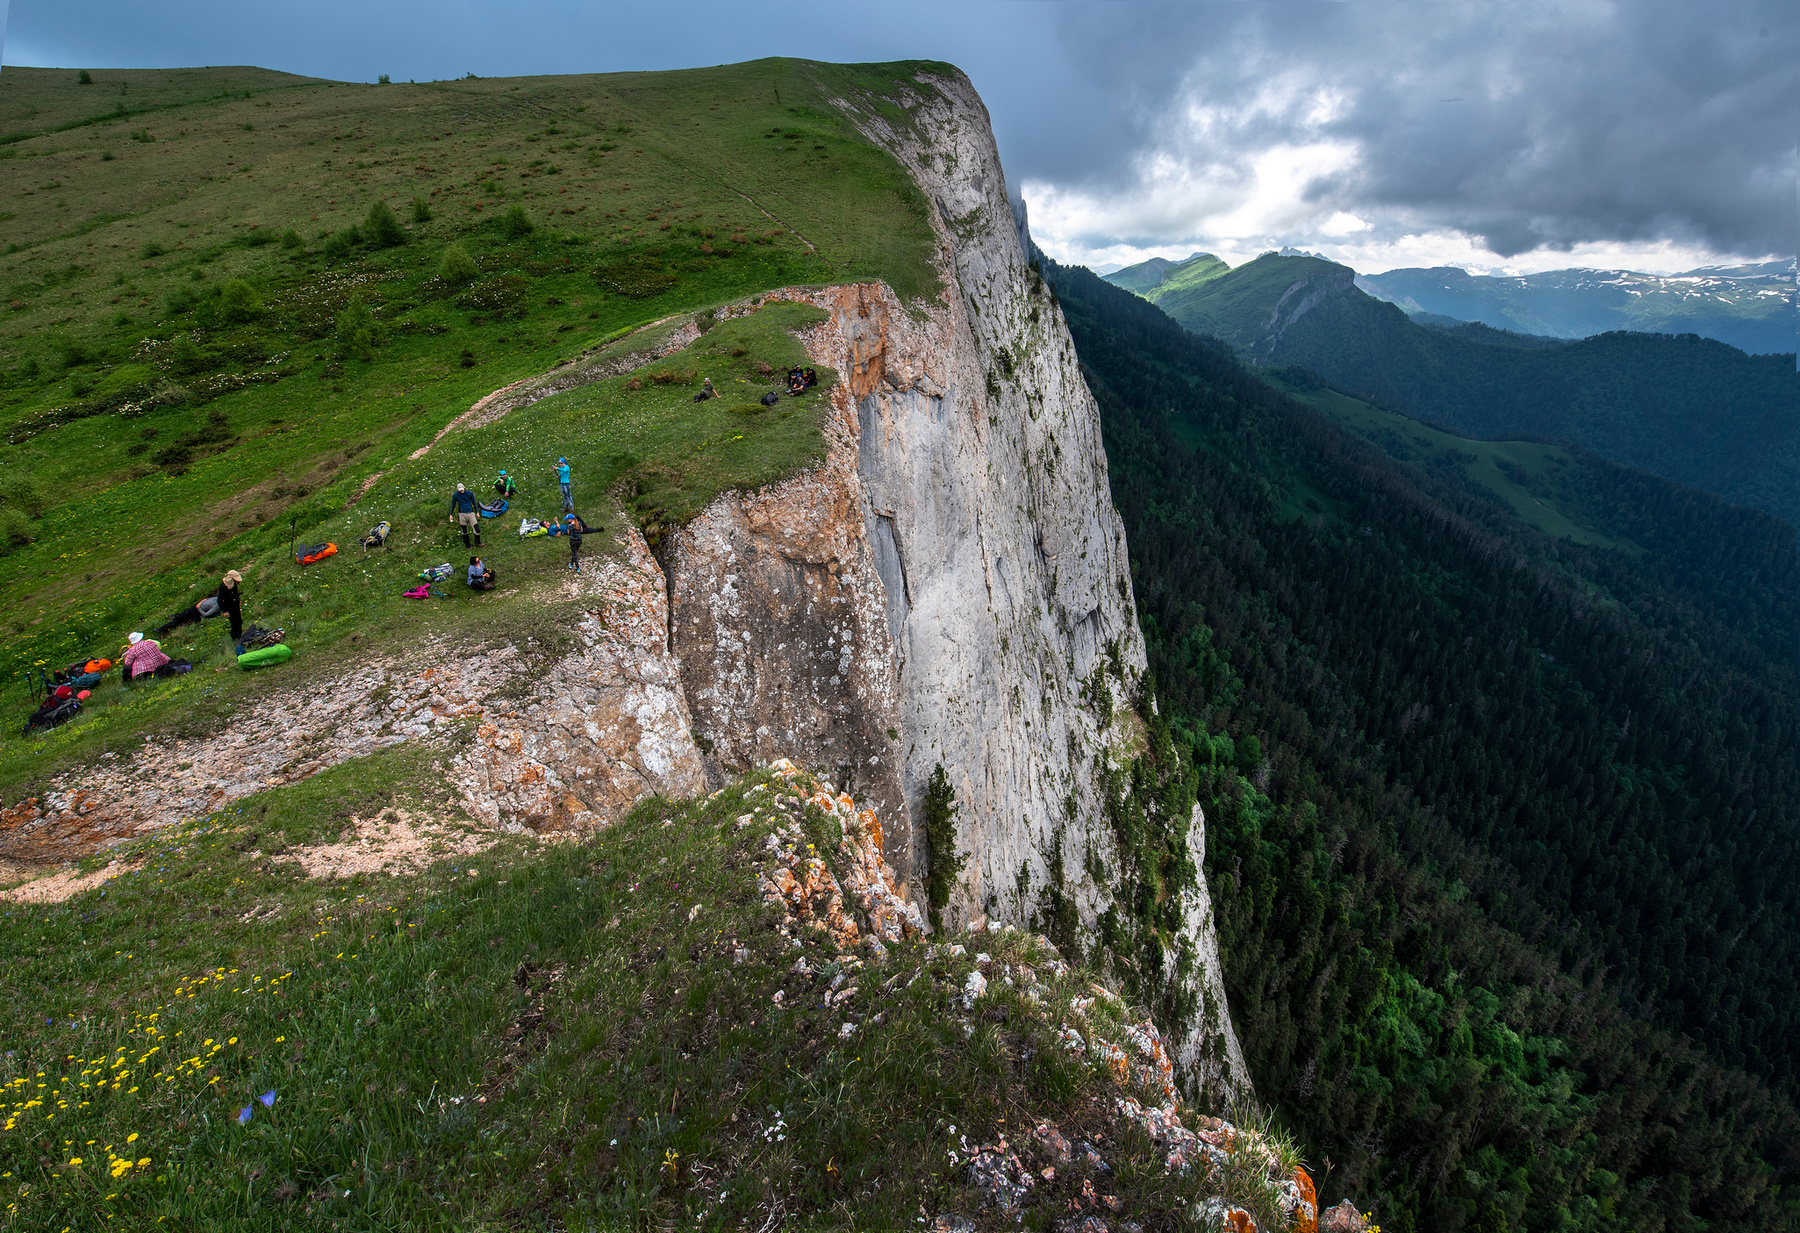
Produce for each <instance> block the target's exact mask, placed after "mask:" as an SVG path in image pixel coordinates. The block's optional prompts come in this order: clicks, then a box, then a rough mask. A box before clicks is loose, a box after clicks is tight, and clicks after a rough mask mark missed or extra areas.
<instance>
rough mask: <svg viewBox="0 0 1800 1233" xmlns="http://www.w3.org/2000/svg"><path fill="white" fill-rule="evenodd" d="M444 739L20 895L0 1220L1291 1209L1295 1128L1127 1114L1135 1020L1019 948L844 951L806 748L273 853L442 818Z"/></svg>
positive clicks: (992, 944) (1046, 959) (3, 1020)
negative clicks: (95, 881)
mask: <svg viewBox="0 0 1800 1233" xmlns="http://www.w3.org/2000/svg"><path fill="white" fill-rule="evenodd" d="M432 756H433V755H432V753H431V752H430V751H429V750H420V749H412V750H407V749H404V748H402V749H398V750H389V751H384V752H383V753H380V754H377V755H374V756H371V757H370V758H366V759H362V760H359V761H358V762H354V763H350V764H346V765H345V766H343V767H339V768H336V769H334V770H333V771H329V772H326V773H325V774H323V775H320V776H319V777H317V778H315V779H313V780H310V781H307V782H305V783H302V784H299V785H294V786H292V787H289V788H284V789H278V790H275V791H272V792H270V793H266V794H264V795H263V796H260V797H253V798H250V799H248V800H246V801H245V802H243V803H242V805H241V807H240V810H239V811H234V812H233V813H231V814H230V815H226V816H215V817H213V818H210V819H207V820H205V821H204V822H202V823H199V824H196V825H194V826H191V827H188V828H185V829H181V830H176V831H172V832H167V833H165V834H164V835H163V836H161V837H159V838H158V839H156V840H153V841H150V842H148V843H146V844H144V845H141V846H140V847H138V848H137V849H135V850H134V851H132V852H130V853H129V854H127V855H126V857H125V859H127V860H135V861H136V862H137V865H136V870H137V872H135V873H134V874H132V875H130V876H127V877H123V878H120V879H116V880H114V881H113V882H112V883H110V884H109V885H108V887H107V894H106V896H105V897H104V898H103V897H102V896H101V893H100V892H99V891H93V892H90V893H88V894H87V895H85V896H83V897H81V898H78V899H75V900H71V901H70V902H69V903H67V904H65V905H61V906H54V907H51V906H22V905H9V907H10V913H9V914H8V915H6V916H4V917H0V940H3V942H4V949H5V950H6V951H7V952H8V953H10V954H12V955H15V956H17V959H16V961H15V962H14V963H12V964H9V965H8V966H7V967H6V968H5V969H4V970H3V974H0V988H4V989H5V990H6V992H7V993H8V994H9V995H10V996H8V997H6V999H5V1009H4V1010H0V1033H3V1034H4V1035H5V1037H6V1039H7V1041H8V1045H9V1049H10V1050H11V1051H10V1052H9V1053H8V1054H7V1055H6V1056H5V1057H4V1058H0V1093H4V1095H3V1096H0V1117H4V1119H5V1120H4V1123H0V1124H3V1126H4V1129H3V1130H0V1173H4V1174H10V1176H9V1177H8V1178H7V1185H8V1187H9V1189H10V1188H15V1187H23V1188H24V1189H22V1190H20V1191H18V1193H17V1197H16V1198H14V1197H11V1196H9V1199H8V1201H9V1202H13V1203H14V1204H15V1206H14V1207H13V1208H12V1209H11V1211H10V1212H9V1213H8V1214H7V1215H6V1216H5V1217H3V1218H0V1228H20V1229H23V1228H46V1227H54V1228H60V1227H62V1226H63V1225H64V1224H71V1223H73V1224H82V1225H85V1224H87V1223H90V1222H92V1221H93V1220H94V1219H95V1218H96V1217H100V1216H105V1217H110V1219H109V1220H108V1225H109V1227H118V1228H145V1229H148V1228H153V1227H157V1226H158V1224H159V1222H160V1223H163V1224H173V1225H175V1226H177V1227H204V1228H209V1229H230V1228H246V1227H256V1228H285V1227H317V1226H318V1224H319V1223H320V1222H321V1221H325V1220H331V1221H346V1222H349V1223H350V1224H352V1225H357V1226H362V1225H368V1224H371V1223H373V1224H377V1225H381V1226H383V1227H407V1228H420V1229H427V1228H439V1227H452V1226H454V1227H465V1226H468V1225H470V1224H472V1223H480V1222H484V1221H498V1222H502V1223H505V1224H507V1225H509V1226H514V1225H518V1226H527V1227H537V1226H552V1227H558V1228H584V1227H603V1228H616V1227H626V1226H630V1227H646V1226H649V1225H653V1224H661V1225H666V1224H668V1223H669V1222H673V1221H682V1222H684V1223H685V1224H687V1225H689V1226H691V1227H700V1228H737V1227H751V1228H761V1227H769V1226H770V1225H771V1223H772V1224H773V1225H775V1226H778V1227H786V1228H796V1227H826V1228H841V1227H848V1226H854V1227H873V1228H899V1227H915V1226H916V1224H917V1222H918V1219H919V1216H920V1214H921V1212H924V1213H927V1214H928V1216H944V1217H947V1218H948V1217H952V1216H954V1215H955V1214H957V1213H964V1214H966V1215H967V1216H968V1217H972V1218H973V1219H974V1220H975V1221H976V1222H978V1223H979V1224H981V1225H983V1226H993V1227H1000V1226H1007V1227H1017V1225H1018V1224H1019V1223H1021V1222H1022V1223H1023V1225H1024V1226H1025V1227H1028V1228H1047V1227H1050V1226H1051V1225H1052V1224H1053V1223H1055V1222H1056V1221H1058V1220H1062V1219H1066V1218H1069V1217H1070V1216H1071V1215H1074V1214H1082V1215H1096V1216H1097V1217H1098V1218H1100V1219H1104V1220H1111V1221H1118V1220H1120V1219H1121V1218H1123V1219H1132V1220H1135V1221H1137V1222H1138V1223H1139V1224H1140V1225H1141V1226H1143V1227H1145V1228H1184V1227H1194V1226H1195V1224H1196V1222H1210V1221H1214V1220H1216V1218H1217V1217H1218V1215H1219V1214H1221V1212H1222V1210H1223V1208H1222V1205H1221V1204H1219V1203H1216V1202H1214V1203H1211V1204H1210V1205H1209V1203H1208V1200H1209V1199H1210V1198H1211V1197H1212V1196H1213V1195H1214V1194H1215V1192H1216V1191H1217V1190H1218V1189H1220V1188H1221V1187H1224V1186H1230V1187H1232V1195H1233V1197H1234V1198H1235V1199H1237V1201H1239V1202H1246V1203H1251V1204H1254V1205H1255V1206H1258V1207H1261V1208H1263V1209H1264V1210H1262V1211H1261V1212H1258V1213H1257V1214H1258V1215H1260V1216H1262V1217H1263V1218H1264V1220H1265V1221H1266V1223H1265V1225H1264V1227H1272V1226H1279V1225H1280V1224H1282V1223H1284V1221H1285V1219H1286V1212H1285V1211H1284V1209H1283V1206H1282V1205H1283V1203H1284V1202H1287V1201H1291V1199H1292V1197H1293V1195H1294V1193H1295V1192H1294V1188H1293V1187H1292V1186H1291V1185H1288V1184H1286V1183H1287V1175H1286V1174H1285V1173H1283V1172H1282V1171H1283V1170H1285V1169H1288V1168H1291V1167H1292V1165H1293V1161H1292V1160H1291V1156H1290V1153H1289V1151H1288V1150H1287V1149H1285V1148H1284V1147H1283V1146H1282V1145H1280V1144H1278V1143H1277V1144H1271V1143H1268V1142H1267V1141H1265V1140H1263V1139H1262V1138H1261V1137H1259V1136H1256V1135H1253V1134H1235V1133H1234V1132H1232V1130H1231V1129H1230V1128H1229V1127H1225V1126H1224V1125H1223V1124H1222V1123H1213V1122H1210V1121H1207V1122H1198V1123H1196V1129H1197V1130H1198V1131H1199V1133H1198V1134H1194V1133H1189V1132H1176V1131H1173V1130H1171V1129H1169V1128H1167V1126H1166V1125H1165V1123H1164V1121H1163V1120H1161V1117H1162V1115H1160V1114H1157V1113H1155V1112H1153V1111H1146V1109H1147V1106H1149V1105H1150V1104H1151V1103H1153V1102H1155V1101H1158V1100H1161V1099H1166V1098H1167V1097H1166V1091H1167V1089H1166V1072H1165V1071H1163V1070H1160V1069H1159V1068H1158V1067H1157V1066H1156V1065H1155V1058H1156V1050H1157V1046H1156V1043H1155V1040H1154V1037H1153V1036H1152V1035H1149V1034H1148V1033H1146V1032H1145V1029H1144V1028H1143V1027H1142V1025H1141V1024H1136V1025H1134V1017H1133V1016H1131V1015H1129V1014H1128V1013H1127V1012H1126V1009H1125V1007H1124V1006H1123V1005H1121V1004H1120V1003H1119V1002H1118V1001H1117V999H1116V998H1115V997H1114V996H1113V995H1111V994H1110V993H1108V992H1106V991H1105V990H1103V989H1100V988H1098V987H1096V986H1094V985H1093V984H1092V983H1091V981H1090V980H1089V978H1088V977H1087V976H1086V975H1085V974H1083V973H1081V972H1079V971H1076V970H1070V969H1068V968H1067V967H1065V966H1064V965H1063V964H1062V963H1061V962H1060V960H1058V959H1057V958H1056V956H1055V954H1054V952H1053V950H1051V948H1049V946H1048V945H1047V944H1046V943H1044V942H1043V941H1042V940H1041V939H1037V938H1033V937H1031V936H1029V935H1025V934H1021V933H1017V932H998V933H988V934H984V935H971V936H969V937H966V938H964V939H963V942H964V943H967V945H966V946H965V945H962V944H958V945H944V944H939V945H928V944H926V943H924V941H923V940H922V939H920V938H918V937H917V936H916V935H913V936H910V937H907V938H905V939H903V940H889V941H887V942H871V941H870V940H869V938H868V928H867V925H868V918H867V916H866V915H864V914H863V913H862V912H859V911H858V910H857V904H856V903H855V902H854V901H853V898H854V896H855V894H856V889H857V888H858V887H859V886H865V887H866V885H867V880H866V877H863V878H862V880H861V881H859V874H858V867H859V866H860V869H861V870H862V873H863V874H865V875H866V872H867V870H868V868H869V867H870V862H871V861H872V860H873V853H874V852H875V851H876V850H877V849H876V848H875V847H874V846H873V840H872V838H871V837H870V836H869V835H868V833H867V831H866V830H864V829H863V828H864V827H866V826H868V825H869V823H870V821H871V819H870V818H869V815H866V814H865V815H862V816H860V817H859V816H858V815H856V814H855V813H854V812H853V811H852V810H850V809H848V808H847V807H846V806H845V804H844V802H846V801H847V798H839V799H837V800H834V799H833V798H832V797H831V796H830V794H829V785H821V784H819V783H817V782H816V781H815V780H813V779H811V778H810V777H808V776H805V775H802V774H799V773H797V772H792V771H791V770H785V771H775V770H771V771H759V772H754V773H752V774H750V775H748V776H746V777H744V778H743V779H742V780H740V781H738V782H737V783H734V784H732V785H731V786H729V787H728V788H726V789H725V790H723V791H721V792H718V793H715V794H713V795H712V796H711V797H708V798H706V799H704V800H698V801H693V802H689V803H686V804H675V803H671V802H667V801H660V800H653V801H650V802H647V803H646V804H645V805H644V806H642V807H641V808H639V809H638V810H637V811H636V812H634V813H633V814H632V815H631V817H630V818H628V819H627V820H626V821H624V822H622V823H620V824H618V825H617V826H615V827H613V828H611V829H609V830H607V831H605V832H602V833H600V834H598V835H596V836H594V837H592V838H591V839H587V840H584V841H581V842H575V843H561V844H540V843H538V842H537V841H536V840H533V839H529V838H504V839H501V840H500V841H499V842H498V843H496V844H495V846H494V847H492V848H491V849H490V850H489V851H487V852H485V853H483V854H482V855H481V856H480V857H476V858H471V857H466V856H465V857H451V858H447V859H444V860H442V861H439V862H438V863H437V864H436V865H434V866H433V867H431V868H430V869H429V870H427V871H425V872H424V873H422V874H420V875H418V876H417V877H413V878H404V879H398V878H382V877H376V876H369V875H365V876H363V877H359V878H357V879H352V880H350V881H348V882H329V883H323V884H322V883H319V882H308V881H306V880H305V879H303V878H302V877H300V876H299V875H298V874H297V872H296V871H295V868H294V867H293V866H292V865H290V864H287V863H285V862H284V861H283V860H281V858H280V853H281V850H282V849H283V848H285V847H286V846H287V845H288V844H290V843H295V842H302V841H304V842H316V841H318V840H320V839H329V838H331V837H332V835H333V834H334V833H335V831H336V829H337V827H338V826H340V825H343V824H344V822H346V821H347V820H348V816H347V815H348V814H350V813H351V812H355V813H356V814H358V815H360V816H363V817H367V816H368V815H369V814H370V813H372V812H374V811H376V810H378V809H381V808H382V807H383V806H384V804H391V805H393V806H396V807H398V808H401V809H404V810H407V811H409V812H411V813H417V812H418V811H424V812H426V813H430V812H438V813H443V812H445V811H446V810H447V808H448V801H447V798H446V797H445V796H444V795H443V793H442V792H441V791H440V790H438V789H435V788H432V787H430V786H429V785H431V783H432V781H433V775H432V773H431V768H430V765H429V761H430V758H431V757H432ZM321 817H323V818H325V819H327V821H326V822H325V823H323V824H321V822H320V821H319V819H320V818H321ZM333 817H336V818H337V819H338V820H337V821H336V822H332V821H330V819H331V818H333ZM847 832H848V837H849V839H850V840H851V842H850V843H849V844H846V843H845V842H844V841H845V839H846V833H847ZM486 838H487V841H489V842H492V841H493V840H494V839H495V837H493V836H488V837H486ZM783 869H785V870H788V871H790V873H791V874H792V875H794V876H795V878H796V879H797V881H796V883H795V884H794V885H792V886H788V883H787V881H786V879H784V878H783V877H782V875H781V873H780V872H779V871H780V870H783ZM827 873H832V874H835V878H829V877H827V876H826V874H827ZM759 879H761V880H762V884H761V885H759ZM776 884H781V885H782V886H788V890H789V893H788V896H787V898H786V899H785V900H781V899H779V897H777V899H776V902H765V896H767V895H770V894H771V893H772V888H773V887H774V886H775V885H776ZM833 885H835V886H837V887H838V888H840V889H841V890H842V891H843V892H844V893H843V896H842V899H841V900H840V902H839V904H838V908H839V911H838V912H837V914H836V915H835V916H833V915H832V913H831V909H832V906H833V903H832V896H831V894H830V891H831V888H832V886H833ZM809 916H815V917H830V918H831V926H832V927H831V928H830V929H829V930H819V929H814V928H812V927H810V925H809V924H807V923H806V921H807V918H808V917H809ZM859 919H860V923H857V921H858V920H859ZM889 919H890V921H891V920H892V916H891V915H890V917H889ZM914 919H915V920H916V914H915V916H914ZM198 921H204V922H206V923H205V926H204V927H203V928H199V929H196V928H194V927H193V923H194V922H198ZM852 924H854V925H855V932H854V936H853V935H852V932H851V929H850V927H849V926H850V925H852ZM888 932H889V934H890V935H894V936H897V935H898V934H899V933H900V930H899V929H897V928H894V927H892V926H890V927H889V929H888ZM846 944H848V946H846ZM977 947H979V948H980V949H981V950H983V951H985V952H986V953H985V955H984V954H979V953H974V952H975V951H976V949H977ZM53 972H54V973H57V974H58V975H59V976H60V979H54V980H53V979H52V978H51V977H52V973H53ZM1028 973H1029V975H1028ZM984 983H985V989H984V988H983V985H984ZM47 991H48V992H47ZM1134 1032H1135V1033H1137V1035H1136V1036H1134V1035H1133V1033H1134ZM40 1072H41V1073H40ZM39 1083H43V1084H45V1086H44V1087H43V1088H39V1087H37V1084H39ZM265 1093H273V1096H272V1097H271V1100H272V1103H265V1102H264V1100H263V1099H262V1097H263V1095H264V1094H265ZM1127 1097H1129V1099H1127ZM1138 1102H1142V1103H1138ZM245 1110H247V1111H248V1116H247V1117H246V1116H245V1114H244V1111H245ZM53 1119H54V1120H53ZM1046 1124H1050V1125H1052V1126H1053V1127H1054V1128H1055V1133H1054V1135H1053V1134H1051V1133H1050V1132H1049V1131H1048V1130H1045V1131H1040V1130H1039V1128H1040V1127H1042V1126H1045V1125H1046ZM1152 1131H1154V1133H1155V1138H1154V1139H1153V1137H1152ZM1220 1144H1222V1145H1225V1146H1218V1145H1220ZM1090 1148H1091V1149H1092V1152H1091V1153H1090V1150H1089V1149H1090ZM1177 1154H1179V1157H1180V1159H1179V1160H1177V1164H1178V1165H1179V1164H1180V1163H1181V1162H1182V1161H1187V1162H1188V1166H1187V1168H1186V1171H1185V1172H1183V1171H1180V1170H1179V1169H1177V1170H1175V1171H1171V1170H1170V1169H1169V1168H1168V1167H1167V1166H1168V1162H1169V1160H1170V1159H1171V1158H1173V1157H1175V1156H1177ZM1096 1158H1099V1159H1102V1160H1104V1162H1105V1167H1104V1168H1102V1167H1101V1166H1100V1165H1098V1164H1096V1163H1095V1159H1096ZM121 1162H123V1163H122V1164H121ZM1046 1170H1047V1172H1046ZM1252 1210H1254V1208H1253V1209H1252ZM947 1227H949V1226H947ZM965 1227H967V1226H965ZM1114 1227H1116V1225H1115V1226H1114Z"/></svg>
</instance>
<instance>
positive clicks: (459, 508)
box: [450, 484, 481, 548]
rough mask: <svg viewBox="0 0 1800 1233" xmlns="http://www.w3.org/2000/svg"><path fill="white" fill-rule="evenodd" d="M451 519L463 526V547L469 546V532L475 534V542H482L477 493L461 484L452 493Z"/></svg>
mask: <svg viewBox="0 0 1800 1233" xmlns="http://www.w3.org/2000/svg"><path fill="white" fill-rule="evenodd" d="M450 521H451V522H454V523H458V524H460V525H461V526H462V537H463V547H464V548H467V547H469V546H470V545H469V533H470V532H471V531H472V532H474V534H475V543H476V544H480V543H481V515H480V514H479V513H477V512H476V511H475V494H474V493H472V492H470V491H469V490H468V489H467V488H464V487H463V486H462V485H461V484H458V485H457V486H456V491H455V492H453V493H451V494H450Z"/></svg>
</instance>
